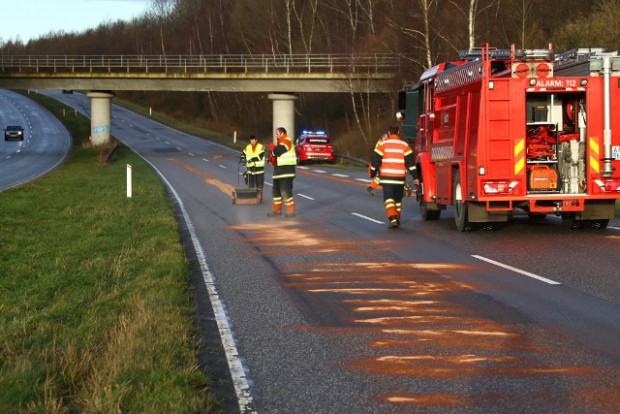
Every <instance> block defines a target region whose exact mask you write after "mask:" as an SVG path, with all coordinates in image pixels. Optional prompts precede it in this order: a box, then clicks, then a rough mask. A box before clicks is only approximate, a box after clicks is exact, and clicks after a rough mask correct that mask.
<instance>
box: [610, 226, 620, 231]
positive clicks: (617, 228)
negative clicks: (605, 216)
mask: <svg viewBox="0 0 620 414" xmlns="http://www.w3.org/2000/svg"><path fill="white" fill-rule="evenodd" d="M607 228H608V229H612V230H620V227H612V226H609V227H607Z"/></svg>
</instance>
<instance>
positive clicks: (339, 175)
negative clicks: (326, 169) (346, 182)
mask: <svg viewBox="0 0 620 414" xmlns="http://www.w3.org/2000/svg"><path fill="white" fill-rule="evenodd" d="M332 175H333V176H334V177H341V178H349V176H348V175H346V174H332Z"/></svg>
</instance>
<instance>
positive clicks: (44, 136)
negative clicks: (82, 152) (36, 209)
mask: <svg viewBox="0 0 620 414" xmlns="http://www.w3.org/2000/svg"><path fill="white" fill-rule="evenodd" d="M7 125H21V126H22V127H23V128H24V140H23V141H5V140H4V132H2V136H1V137H0V191H2V190H5V189H7V188H10V187H15V186H17V185H20V184H23V183H25V182H27V181H30V180H34V179H35V178H38V177H40V176H41V175H43V174H46V173H47V172H49V171H51V170H53V169H54V168H55V167H57V166H58V165H60V164H61V163H62V161H63V160H64V159H65V157H66V156H67V154H68V153H69V150H70V149H71V138H70V136H69V133H68V132H67V130H66V129H65V128H64V126H63V125H62V124H61V123H60V122H58V120H57V119H56V118H55V117H54V116H53V115H52V114H51V113H50V112H48V111H47V110H45V109H44V108H43V107H41V106H40V105H39V104H37V103H36V102H34V101H32V100H30V99H28V98H26V97H24V96H23V95H20V94H17V93H15V92H11V91H7V90H1V89H0V126H2V130H4V128H5V127H6V126H7Z"/></svg>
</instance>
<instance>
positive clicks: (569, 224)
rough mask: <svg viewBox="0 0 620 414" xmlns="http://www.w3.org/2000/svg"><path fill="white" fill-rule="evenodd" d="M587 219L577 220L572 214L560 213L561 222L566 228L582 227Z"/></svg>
mask: <svg viewBox="0 0 620 414" xmlns="http://www.w3.org/2000/svg"><path fill="white" fill-rule="evenodd" d="M586 222H587V220H577V219H576V218H575V215H574V214H569V213H566V214H562V224H563V225H564V227H565V228H567V229H582V228H583V227H584V226H585V225H586Z"/></svg>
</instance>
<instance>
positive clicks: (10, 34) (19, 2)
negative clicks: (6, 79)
mask: <svg viewBox="0 0 620 414" xmlns="http://www.w3.org/2000/svg"><path fill="white" fill-rule="evenodd" d="M150 7H151V0H1V2H0V16H2V18H1V19H0V40H2V41H5V42H6V41H8V40H15V39H17V38H18V37H19V39H20V40H21V41H22V42H24V43H27V42H28V40H30V39H36V38H37V37H39V36H43V35H45V34H48V33H49V32H50V31H54V32H56V31H59V30H62V31H64V32H67V33H70V32H81V31H83V30H86V29H88V28H95V27H97V26H98V25H99V24H100V23H102V22H108V21H116V20H131V19H132V18H134V17H137V16H140V15H142V14H143V13H144V12H146V11H147V10H149V9H150Z"/></svg>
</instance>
